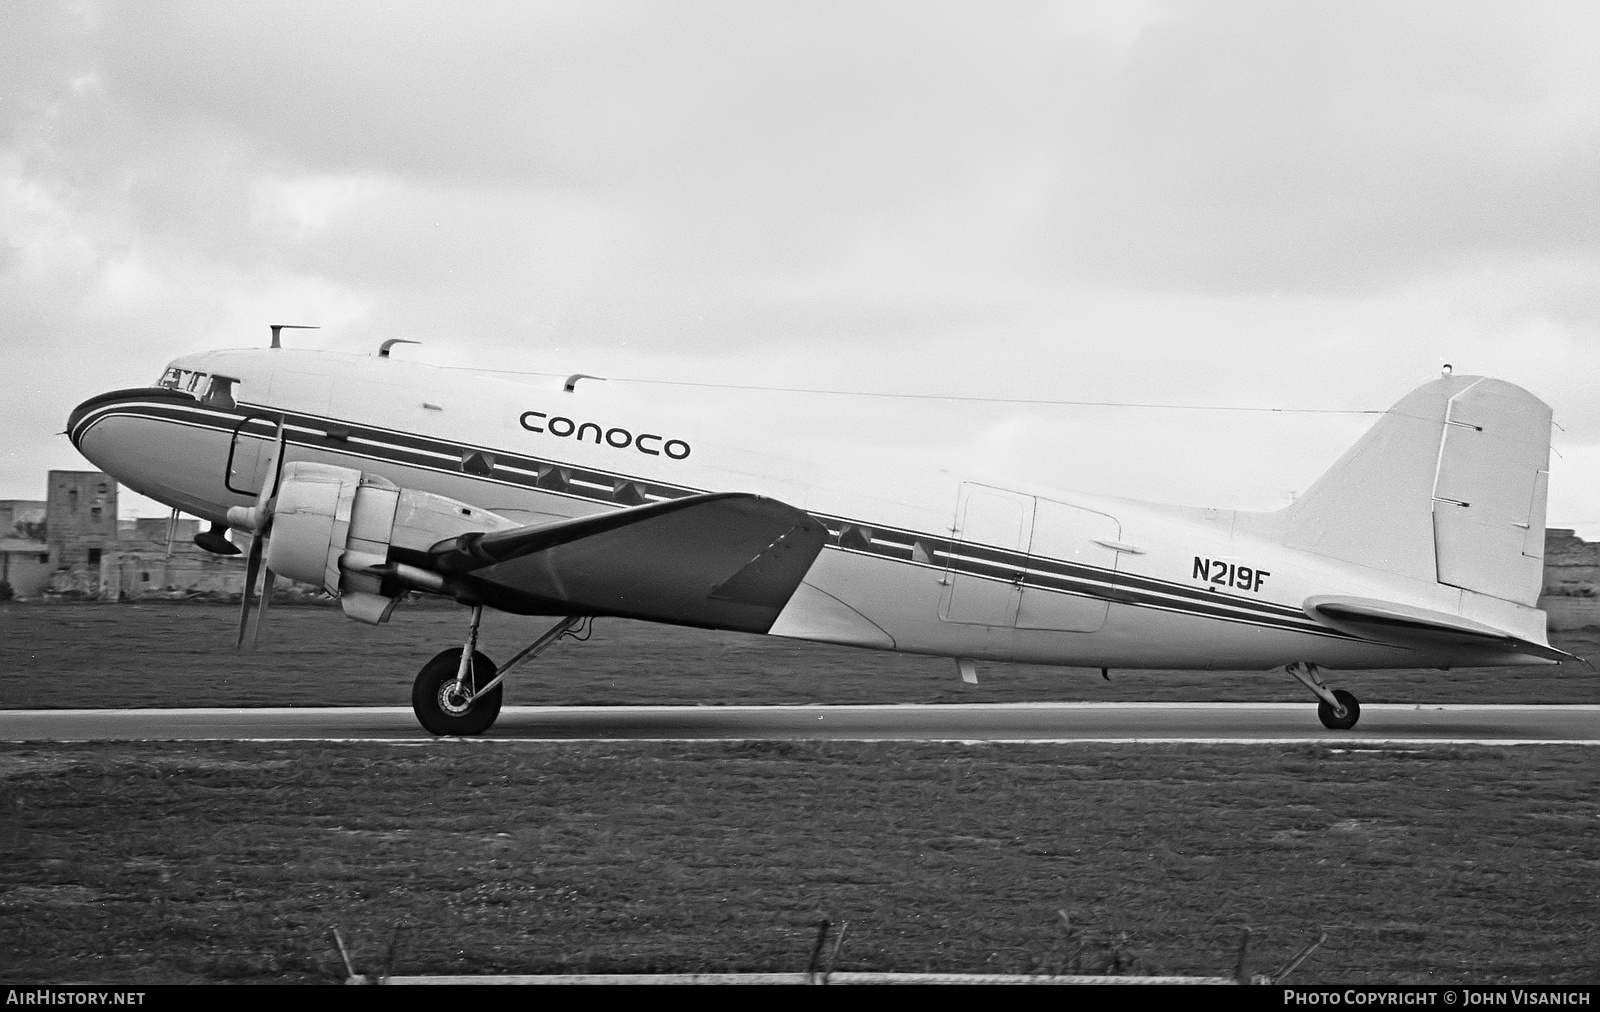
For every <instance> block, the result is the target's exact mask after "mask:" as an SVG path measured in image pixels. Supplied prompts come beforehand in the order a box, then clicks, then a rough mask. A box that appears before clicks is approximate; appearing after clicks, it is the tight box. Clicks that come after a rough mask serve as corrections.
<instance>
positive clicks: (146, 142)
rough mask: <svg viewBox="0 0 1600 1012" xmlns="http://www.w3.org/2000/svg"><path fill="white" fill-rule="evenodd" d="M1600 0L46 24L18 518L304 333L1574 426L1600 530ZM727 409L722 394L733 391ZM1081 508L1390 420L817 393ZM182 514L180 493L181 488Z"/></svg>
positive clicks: (712, 374)
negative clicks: (1481, 395) (61, 472)
mask: <svg viewBox="0 0 1600 1012" xmlns="http://www.w3.org/2000/svg"><path fill="white" fill-rule="evenodd" d="M1596 52H1600V4H1593V3H1587V2H1572V3H1565V4H1550V3H1545V4H1541V3H1530V2H1516V3H1504V4H1473V3H1466V2H1462V0H1449V2H1443V3H1406V2H1395V0H1384V2H1378V3H1370V4H1367V3H1358V2H1351V0H1340V2H1337V3H1328V4H1317V3H1281V2H1266V3H1220V4H1212V3H1173V4H1168V3H1137V2H1130V0H1121V2H1115V3H1060V4H1049V3H998V2H983V3H970V4H942V3H931V2H927V0H918V2H912V3H874V2H862V0H854V2H849V3H827V2H815V0H812V2H804V3H799V2H796V3H761V2H752V0H737V2H728V3H713V2H678V3H623V2H607V3H594V2H580V3H571V4H565V3H529V2H518V3H506V4H493V3H485V2H480V3H472V4H444V3H438V2H430V3H417V4H405V3H383V4H378V3H364V4H350V3H328V2H315V3H313V2H308V3H302V4H285V3H272V2H264V0H252V2H251V3H248V4H246V3H242V2H240V3H215V2H203V3H193V4H177V3H152V2H139V3H131V2H130V3H126V4H106V3H70V2H63V3H44V2H40V3H8V4H4V5H0V120H3V130H0V228H3V231H4V236H5V244H4V246H3V247H0V349H3V350H4V351H5V352H6V362H7V365H8V368H7V369H6V374H7V377H8V382H7V383H6V385H5V395H4V397H3V398H0V432H3V434H4V436H5V440H4V444H3V449H0V497H16V498H42V497H43V495H44V480H45V479H44V472H45V470H46V469H48V468H55V467H66V468H78V467H84V466H87V465H86V464H85V463H84V462H83V461H82V459H81V458H79V457H78V456H77V455H76V453H75V452H74V451H73V450H72V448H71V446H70V444H68V442H67V441H66V439H65V437H63V436H60V435H57V433H58V432H59V431H60V429H61V427H62V425H63V423H64V421H65V418H66V415H67V412H68V411H69V410H70V409H71V407H72V406H73V405H74V404H76V403H77V402H78V401H80V400H82V399H83V398H85V397H86V396H88V395H90V394H92V393H96V392H99V391H102V390H107V389H113V388H118V387H124V386H129V385H138V384H143V383H147V382H150V381H151V380H153V379H154V378H155V377H156V376H157V375H158V374H159V372H160V369H161V366H162V365H163V364H164V363H165V362H166V361H167V360H168V359H170V358H172V357H174V356H175V355H178V354H181V353H183V352H187V351H193V350H199V349H204V348H212V347H237V346H244V345H257V344H262V343H264V342H265V340H266V325H267V324H268V323H274V322H285V323H288V322H293V323H311V324H319V325H321V327H322V328H323V329H322V330H320V331H315V332H301V333H298V334H294V335H293V336H292V338H290V340H291V341H292V343H294V344H297V345H302V346H316V347H326V348H335V349H341V350H352V351H363V352H365V351H370V350H372V349H373V348H375V347H376V345H377V343H378V342H379V341H381V340H383V339H384V338H388V337H406V338H412V339H416V340H420V341H422V342H424V343H423V344H422V346H420V347H419V348H415V349H407V350H406V351H405V352H404V354H406V355H407V356H409V357H414V358H418V359H421V360H425V361H433V362H438V363H446V364H455V365H468V364H478V365H489V366H495V367H500V368H508V369H518V368H523V369H539V368H550V369H552V370H554V371H563V370H565V371H578V370H582V371H586V372H593V373H601V374H606V375H613V376H619V377H640V378H658V379H659V378H680V379H711V380H715V381H718V382H731V383H749V384H758V385H783V386H806V387H823V388H828V389H850V390H861V391H877V392H914V393H933V394H944V395H962V396H1002V397H1033V398H1054V399H1064V400H1095V401H1118V400H1120V401H1138V402H1159V403H1174V404H1193V405H1211V406H1226V407H1306V408H1325V409H1346V410H1360V409H1381V408H1384V407H1387V406H1388V405H1389V404H1391V403H1392V402H1393V401H1395V400H1397V399H1398V398H1399V397H1400V396H1402V395H1403V394H1404V393H1405V392H1406V391H1408V390H1410V389H1411V388H1413V387H1415V386H1417V385H1419V384H1421V383H1423V382H1426V381H1428V380H1430V379H1432V378H1434V377H1435V376H1437V375H1438V374H1439V370H1440V367H1441V365H1442V364H1443V363H1446V362H1449V363H1451V364H1452V365H1453V366H1454V367H1455V370H1456V371H1457V372H1471V373H1486V374H1489V375H1494V376H1498V377H1501V378H1504V379H1508V380H1511V381H1513V382H1516V383H1520V384H1522V385H1524V386H1526V387H1527V388H1529V389H1530V390H1532V391H1533V392H1534V393H1535V394H1537V395H1538V396H1539V397H1541V398H1543V399H1544V400H1545V401H1547V402H1548V403H1550V404H1551V405H1552V406H1553V407H1554V409H1555V416H1556V421H1557V423H1558V424H1559V425H1560V426H1561V427H1562V428H1561V429H1558V430H1557V432H1556V441H1555V446H1556V450H1557V452H1558V454H1559V456H1558V457H1557V458H1556V459H1555V460H1554V461H1553V463H1552V477H1551V509H1550V520H1551V523H1552V525H1556V526H1560V525H1565V526H1578V527H1579V528H1580V530H1581V531H1583V532H1584V533H1586V534H1587V536H1589V537H1590V538H1600V396H1597V394H1600V60H1597V59H1596V58H1595V53H1596ZM686 396H694V394H693V393H692V392H688V393H686ZM764 403H765V404H766V406H767V407H768V408H770V410H771V413H772V414H773V415H774V416H778V417H782V416H786V415H792V416H794V417H804V418H807V419H811V420H812V421H811V422H810V423H809V424H810V426H811V427H812V428H813V429H817V430H827V429H828V428H829V427H830V426H832V427H833V428H834V429H835V430H836V431H834V432H832V433H825V436H826V437H827V438H834V437H837V438H838V439H839V440H841V441H844V440H847V439H855V440H857V441H859V440H860V438H861V437H862V435H863V434H870V435H871V436H872V437H873V438H881V439H882V440H884V441H885V442H886V443H888V444H889V445H891V446H894V447H897V448H899V449H903V450H906V451H907V452H910V451H911V450H914V451H915V452H917V453H919V454H923V455H926V456H928V457H929V458H930V459H941V458H944V459H948V460H951V461H953V462H956V463H957V465H958V466H959V465H960V464H961V462H962V461H971V460H981V461H982V462H984V463H985V464H987V465H989V466H999V467H1002V468H1004V469H1009V470H1011V471H1013V472H1016V473H1019V474H1026V475H1031V476H1033V477H1034V478H1035V480H1037V481H1039V482H1041V483H1045V484H1055V485H1061V486H1064V487H1088V488H1091V489H1099V490H1104V491H1109V492H1113V493H1117V494H1129V495H1138V496H1144V497H1148V498H1156V499H1164V500H1168V501H1179V502H1189V503H1207V504H1212V505H1245V506H1260V507H1270V506H1275V505H1280V504H1281V503H1283V502H1286V501H1288V497H1289V495H1290V494H1291V493H1292V492H1293V491H1296V490H1298V489H1303V488H1304V487H1305V486H1306V485H1307V484H1309V482H1310V480H1311V479H1312V478H1314V477H1315V475H1316V474H1317V473H1318V472H1320V471H1321V470H1322V469H1323V468H1324V467H1326V466H1327V464H1329V463H1330V462H1331V461H1332V459H1333V458H1334V457H1335V456H1336V455H1337V454H1338V452H1339V451H1340V450H1341V449H1342V448H1343V447H1344V446H1345V445H1347V444H1348V443H1349V442H1350V441H1352V440H1353V439H1355V438H1356V437H1357V436H1358V435H1359V433H1360V432H1361V431H1362V429H1363V428H1364V426H1366V425H1367V424H1370V422H1371V417H1370V416H1362V415H1355V414H1349V415H1339V414H1307V415H1292V416H1291V415H1277V414H1272V415H1265V414H1260V413H1250V412H1211V411H1170V410H1150V409H1135V408H1092V409H1091V408H1081V407H1078V408H1069V407H1051V406H1018V405H1006V404H973V403H971V402H962V403H959V404H953V403H945V402H939V401H929V402H917V401H898V400H883V399H862V398H841V397H823V396H817V395H781V396H771V397H768V398H766V400H765V401H764ZM142 509H143V511H144V512H147V513H153V512H154V510H153V508H152V507H150V506H148V505H145V506H144V507H142Z"/></svg>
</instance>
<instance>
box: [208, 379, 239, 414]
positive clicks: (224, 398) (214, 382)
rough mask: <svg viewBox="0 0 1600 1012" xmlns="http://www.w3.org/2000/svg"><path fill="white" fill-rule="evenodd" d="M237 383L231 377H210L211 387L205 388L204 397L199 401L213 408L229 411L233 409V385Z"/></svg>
mask: <svg viewBox="0 0 1600 1012" xmlns="http://www.w3.org/2000/svg"><path fill="white" fill-rule="evenodd" d="M237 382H239V381H238V380H236V379H234V378H233V377H232V376H223V375H220V374H219V375H216V376H213V377H211V385H210V386H208V387H206V395H205V396H204V397H202V398H201V400H202V401H203V402H204V403H206V404H209V405H211V406H212V407H214V408H223V409H225V410H226V409H230V408H233V407H235V404H234V401H233V385H234V384H235V383H237Z"/></svg>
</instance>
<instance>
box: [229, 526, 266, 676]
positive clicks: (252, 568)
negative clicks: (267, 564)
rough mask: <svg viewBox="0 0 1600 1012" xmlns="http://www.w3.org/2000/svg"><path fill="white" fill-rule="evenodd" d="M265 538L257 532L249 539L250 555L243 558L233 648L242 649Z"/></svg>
mask: <svg viewBox="0 0 1600 1012" xmlns="http://www.w3.org/2000/svg"><path fill="white" fill-rule="evenodd" d="M264 540H265V539H264V538H262V537H261V536H260V535H259V534H258V535H256V536H255V537H253V538H251V539H250V555H249V556H248V557H247V558H246V559H245V565H244V593H242V594H240V595H239V641H238V642H237V643H235V644H234V649H235V650H243V649H244V640H245V635H246V633H247V632H248V631H249V629H250V612H251V605H252V604H254V603H255V602H254V600H253V598H254V597H255V593H256V578H257V577H258V576H259V575H260V573H261V552H262V547H261V543H262V542H263V541H264Z"/></svg>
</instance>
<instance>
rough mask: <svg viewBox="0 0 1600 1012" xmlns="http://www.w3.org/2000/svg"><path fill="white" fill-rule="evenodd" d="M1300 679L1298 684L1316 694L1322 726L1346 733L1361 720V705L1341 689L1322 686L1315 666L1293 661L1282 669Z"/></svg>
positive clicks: (1351, 694)
mask: <svg viewBox="0 0 1600 1012" xmlns="http://www.w3.org/2000/svg"><path fill="white" fill-rule="evenodd" d="M1284 670H1285V671H1287V672H1289V674H1291V675H1293V676H1295V677H1296V678H1298V679H1300V683H1301V684H1302V685H1304V686H1305V687H1306V688H1308V689H1310V690H1311V691H1312V692H1314V693H1316V694H1317V698H1318V699H1319V700H1321V702H1320V703H1318V704H1317V718H1318V719H1319V720H1321V721H1322V726H1323V727H1326V728H1328V729H1329V730H1333V731H1348V730H1349V729H1350V728H1352V727H1355V726H1356V721H1358V720H1360V719H1361V704H1360V703H1358V702H1356V697H1355V694H1354V693H1350V692H1346V691H1345V690H1343V689H1329V688H1328V687H1327V686H1326V685H1323V684H1322V674H1321V673H1320V672H1319V671H1318V670H1317V666H1316V665H1315V664H1311V663H1308V662H1306V661H1295V662H1294V663H1293V664H1291V665H1289V666H1288V667H1287V668H1285V669H1284Z"/></svg>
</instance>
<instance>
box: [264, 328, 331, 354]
mask: <svg viewBox="0 0 1600 1012" xmlns="http://www.w3.org/2000/svg"><path fill="white" fill-rule="evenodd" d="M267 326H269V327H271V328H272V346H273V347H274V348H282V347H283V344H282V342H280V341H279V340H278V334H279V333H280V332H282V331H285V330H321V329H322V328H321V327H308V326H306V325H305V324H303V323H269V324H267Z"/></svg>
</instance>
